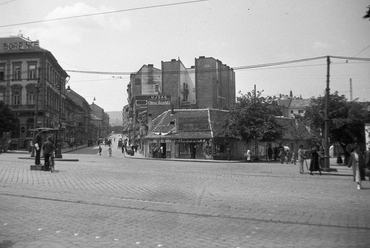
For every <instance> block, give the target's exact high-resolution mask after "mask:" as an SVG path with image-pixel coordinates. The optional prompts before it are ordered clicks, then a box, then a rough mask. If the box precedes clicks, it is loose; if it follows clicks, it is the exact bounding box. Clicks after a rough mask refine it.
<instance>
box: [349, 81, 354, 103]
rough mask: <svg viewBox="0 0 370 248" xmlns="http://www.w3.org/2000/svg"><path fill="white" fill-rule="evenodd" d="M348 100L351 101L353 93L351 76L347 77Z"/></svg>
mask: <svg viewBox="0 0 370 248" xmlns="http://www.w3.org/2000/svg"><path fill="white" fill-rule="evenodd" d="M349 94H350V95H349V100H350V101H351V102H352V101H353V93H352V78H350V79H349Z"/></svg>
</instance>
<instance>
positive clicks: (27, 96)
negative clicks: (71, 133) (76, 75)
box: [0, 35, 69, 148]
mask: <svg viewBox="0 0 370 248" xmlns="http://www.w3.org/2000/svg"><path fill="white" fill-rule="evenodd" d="M68 77H69V76H68V74H67V73H66V71H65V70H64V69H63V68H62V67H61V66H60V65H59V63H58V61H57V60H56V58H55V57H54V56H53V54H52V53H51V52H50V51H48V50H46V49H43V48H41V47H40V43H39V41H31V40H29V39H27V38H25V37H23V36H22V35H20V36H16V37H7V38H0V101H4V102H5V104H8V105H9V107H10V109H11V110H12V111H13V112H14V113H15V114H16V116H17V119H18V121H17V123H16V128H15V129H14V130H12V131H11V134H10V136H11V143H12V144H13V146H14V148H27V146H29V141H30V140H32V138H33V137H32V136H33V134H32V132H31V131H30V129H33V128H35V127H49V128H60V129H64V128H65V127H66V116H65V114H66V108H65V104H66V96H65V83H66V80H67V78H68ZM36 113H37V114H36Z"/></svg>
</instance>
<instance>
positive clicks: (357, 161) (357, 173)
mask: <svg viewBox="0 0 370 248" xmlns="http://www.w3.org/2000/svg"><path fill="white" fill-rule="evenodd" d="M353 149H354V151H353V152H351V155H350V157H349V162H348V167H352V169H353V181H355V182H356V183H357V189H358V190H360V189H361V181H362V180H365V171H364V165H365V160H364V157H363V155H362V153H361V152H360V147H359V146H358V145H357V144H355V145H354V146H353Z"/></svg>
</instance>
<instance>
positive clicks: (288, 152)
mask: <svg viewBox="0 0 370 248" xmlns="http://www.w3.org/2000/svg"><path fill="white" fill-rule="evenodd" d="M290 162H292V153H291V152H290V151H289V150H287V151H286V163H287V164H288V163H290Z"/></svg>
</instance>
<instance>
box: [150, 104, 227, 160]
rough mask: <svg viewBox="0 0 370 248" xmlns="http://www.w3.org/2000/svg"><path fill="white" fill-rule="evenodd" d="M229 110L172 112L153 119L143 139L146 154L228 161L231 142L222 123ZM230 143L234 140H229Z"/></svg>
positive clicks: (159, 156)
mask: <svg viewBox="0 0 370 248" xmlns="http://www.w3.org/2000/svg"><path fill="white" fill-rule="evenodd" d="M227 113H228V111H225V110H217V109H173V110H168V111H165V112H163V113H162V114H161V115H159V116H158V117H156V118H155V119H153V121H151V122H152V123H150V125H151V126H152V127H153V128H152V129H150V131H149V133H148V135H146V136H145V138H144V154H145V156H146V157H156V158H189V159H225V158H226V153H225V151H226V148H227V146H228V145H229V143H228V142H229V139H226V137H225V136H224V135H223V134H222V133H223V132H222V127H221V125H220V123H221V122H222V121H221V120H222V119H223V118H224V117H225V116H226V114H227ZM230 142H231V141H230Z"/></svg>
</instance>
